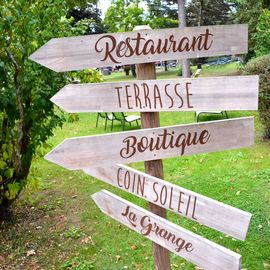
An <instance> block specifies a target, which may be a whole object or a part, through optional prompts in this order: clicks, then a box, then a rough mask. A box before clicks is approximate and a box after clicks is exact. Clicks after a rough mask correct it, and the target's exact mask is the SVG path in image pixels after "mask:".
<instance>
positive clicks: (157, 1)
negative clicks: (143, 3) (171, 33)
mask: <svg viewBox="0 0 270 270" xmlns="http://www.w3.org/2000/svg"><path fill="white" fill-rule="evenodd" d="M147 5H148V9H149V15H148V22H149V25H150V27H151V28H152V29H155V28H157V29H162V28H173V27H177V26H178V17H177V8H175V6H176V5H175V2H171V1H165V0H147Z"/></svg>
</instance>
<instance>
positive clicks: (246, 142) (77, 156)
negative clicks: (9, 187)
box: [45, 117, 254, 170]
mask: <svg viewBox="0 0 270 270" xmlns="http://www.w3.org/2000/svg"><path fill="white" fill-rule="evenodd" d="M253 142H254V119H253V117H243V118H236V119H229V120H221V121H212V122H205V123H196V124H187V125H180V126H171V127H160V128H152V129H143V130H137V131H127V132H119V133H111V134H105V135H95V136H85V137H77V138H71V139H65V140H64V141H63V142H62V143H61V144H59V145H58V146H57V147H56V148H54V149H53V150H52V151H51V152H49V153H48V154H47V155H46V156H45V159H47V160H49V161H52V162H54V163H56V164H58V165H61V166H63V167H65V168H67V169H70V170H76V169H84V168H89V167H96V166H100V165H101V164H103V165H106V164H115V163H130V162H136V161H145V160H156V159H162V158H169V157H175V156H184V155H192V154H198V153H207V152H213V151H220V150H227V149H234V148H241V147H248V146H251V145H252V144H253Z"/></svg>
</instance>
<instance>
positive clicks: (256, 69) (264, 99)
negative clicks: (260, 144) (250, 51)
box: [243, 54, 270, 139]
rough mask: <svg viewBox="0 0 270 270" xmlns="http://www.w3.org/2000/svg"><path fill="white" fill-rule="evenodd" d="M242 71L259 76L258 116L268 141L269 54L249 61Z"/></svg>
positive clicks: (269, 105)
mask: <svg viewBox="0 0 270 270" xmlns="http://www.w3.org/2000/svg"><path fill="white" fill-rule="evenodd" d="M243 71H244V74H250V75H251V74H253V75H255V74H257V75H259V76H260V90H259V115H260V119H261V121H262V123H263V124H264V126H265V130H264V137H265V138H268V139H270V54H268V55H264V56H261V57H257V58H254V59H252V60H250V61H249V62H248V63H247V64H246V66H245V67H244V68H243Z"/></svg>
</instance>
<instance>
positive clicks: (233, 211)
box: [84, 164, 251, 240]
mask: <svg viewBox="0 0 270 270" xmlns="http://www.w3.org/2000/svg"><path fill="white" fill-rule="evenodd" d="M84 172H85V173H87V174H89V175H91V176H93V177H95V178H97V179H100V180H102V181H104V182H105V183H108V184H110V185H113V186H115V187H117V188H120V189H122V190H124V191H127V192H129V193H131V194H134V195H136V196H138V197H140V198H142V199H144V200H147V201H149V202H151V203H153V204H156V205H158V206H160V207H163V208H166V209H168V210H170V211H172V212H174V213H176V214H178V215H181V216H183V217H186V218H188V219H191V220H193V221H195V222H198V223H200V224H202V225H206V226H208V227H210V228H213V229H216V230H218V231H220V232H223V233H225V234H227V235H230V236H233V237H235V238H237V239H240V240H245V238H246V234H247V230H248V227H249V223H250V218H251V214H250V213H247V212H244V211H242V210H239V209H237V208H234V207H232V206H229V205H226V204H224V203H221V202H218V201H216V200H213V199H210V198H208V197H206V196H203V195H200V194H198V193H196V192H193V191H190V190H188V189H185V188H182V187H180V186H177V185H174V184H172V183H169V182H166V181H164V180H162V179H159V178H157V177H154V176H151V175H149V174H147V173H143V172H140V171H138V170H135V169H133V168H130V167H127V166H124V165H121V164H120V165H112V166H104V167H96V168H88V169H84ZM205 180H206V182H207V179H205Z"/></svg>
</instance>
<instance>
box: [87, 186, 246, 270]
mask: <svg viewBox="0 0 270 270" xmlns="http://www.w3.org/2000/svg"><path fill="white" fill-rule="evenodd" d="M92 198H93V200H94V201H95V203H96V204H97V206H98V207H99V208H100V210H101V211H102V212H103V213H105V214H106V215H108V216H110V217H111V218H113V219H115V220H117V221H119V222H120V223H122V224H124V225H125V226H127V227H129V228H130V229H132V230H134V231H136V232H138V233H140V234H141V235H143V236H145V237H147V238H148V239H150V240H151V241H153V242H155V243H157V244H159V245H160V246H162V247H165V248H166V249H168V250H170V251H171V252H173V253H175V254H177V255H179V256H181V257H183V258H185V259H186V260H188V261H190V262H192V263H194V264H195V265H198V266H199V267H202V268H203V269H205V270H217V269H218V270H239V269H240V266H241V263H240V260H241V255H239V254H237V253H235V252H233V251H230V250H229V249H226V248H224V247H222V246H220V245H217V244H215V243H213V242H211V241H209V240H207V239H205V238H203V237H201V236H199V235H197V234H195V233H192V232H190V231H188V230H186V229H184V228H182V227H180V226H177V225H175V224H173V223H171V222H169V221H167V220H166V219H164V218H161V217H159V216H157V215H155V214H153V213H151V212H149V211H146V210H144V209H143V208H141V207H138V206H137V205H135V204H132V203H130V202H129V201H126V200H124V199H122V198H120V197H118V196H115V195H114V194H112V193H110V192H108V191H106V190H103V191H100V192H97V193H95V194H94V195H92Z"/></svg>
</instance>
